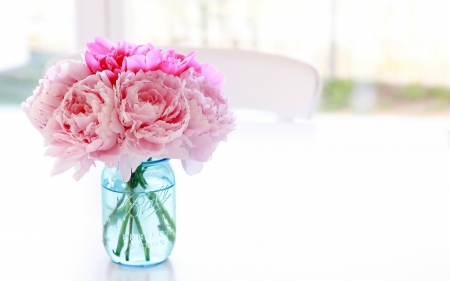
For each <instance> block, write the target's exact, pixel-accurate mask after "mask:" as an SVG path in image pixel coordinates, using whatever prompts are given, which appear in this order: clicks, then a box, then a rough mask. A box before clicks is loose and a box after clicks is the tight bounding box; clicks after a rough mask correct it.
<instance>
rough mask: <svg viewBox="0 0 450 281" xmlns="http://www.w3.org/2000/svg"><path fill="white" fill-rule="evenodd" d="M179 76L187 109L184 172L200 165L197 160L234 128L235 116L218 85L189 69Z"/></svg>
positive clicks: (206, 157) (194, 170)
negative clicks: (187, 105) (188, 117)
mask: <svg viewBox="0 0 450 281" xmlns="http://www.w3.org/2000/svg"><path fill="white" fill-rule="evenodd" d="M181 79H182V80H183V81H185V82H186V86H185V91H184V94H185V96H186V98H187V100H188V103H189V112H190V119H189V124H188V127H187V128H186V130H185V131H184V136H185V139H184V146H183V147H184V148H185V149H186V150H187V152H188V154H189V157H188V158H186V159H183V161H182V163H183V167H184V168H185V170H186V172H187V173H188V174H195V173H198V172H199V171H200V170H201V168H202V165H201V164H200V163H198V162H206V161H208V160H209V159H210V157H211V155H212V153H213V152H214V151H215V149H216V147H217V145H218V144H219V142H220V141H224V140H226V138H227V134H228V133H230V132H231V131H232V130H234V128H235V124H234V120H235V118H234V115H233V114H232V112H231V111H230V110H229V108H228V101H227V99H226V98H225V97H223V95H222V90H221V89H220V87H215V86H213V85H212V84H211V83H210V82H209V81H208V80H207V79H206V78H205V77H204V76H202V75H200V74H198V73H196V72H195V71H193V70H191V71H186V72H185V73H183V74H182V75H181Z"/></svg>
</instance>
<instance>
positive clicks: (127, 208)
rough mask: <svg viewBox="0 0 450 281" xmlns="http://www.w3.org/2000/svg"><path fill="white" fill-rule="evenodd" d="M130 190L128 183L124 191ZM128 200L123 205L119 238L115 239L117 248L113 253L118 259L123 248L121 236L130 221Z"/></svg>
mask: <svg viewBox="0 0 450 281" xmlns="http://www.w3.org/2000/svg"><path fill="white" fill-rule="evenodd" d="M130 189H131V184H130V181H128V182H127V188H126V190H130ZM130 212H131V210H130V200H128V201H127V203H126V205H125V214H126V217H125V220H124V222H122V226H121V227H120V232H119V236H118V239H117V247H116V251H115V252H114V254H115V255H116V256H118V257H120V254H121V253H122V249H123V246H124V241H123V240H124V239H123V236H124V234H125V230H126V228H127V224H128V220H129V219H130Z"/></svg>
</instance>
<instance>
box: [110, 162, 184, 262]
mask: <svg viewBox="0 0 450 281" xmlns="http://www.w3.org/2000/svg"><path fill="white" fill-rule="evenodd" d="M169 160H170V159H167V158H164V159H152V160H149V161H146V162H142V164H141V165H140V166H139V167H138V168H137V169H136V171H135V172H134V173H133V174H132V176H131V178H130V180H129V181H128V182H124V181H122V178H121V175H120V172H119V171H118V170H117V168H112V169H110V168H107V167H105V168H104V169H103V172H102V177H101V183H102V216H103V245H104V247H105V250H106V252H107V253H108V255H109V256H110V258H111V259H112V260H113V261H114V262H116V263H118V264H121V265H127V266H137V267H144V266H152V265H155V264H158V263H161V262H163V261H165V260H166V259H167V258H168V257H169V255H170V253H171V252H172V249H173V246H174V243H175V236H176V225H175V175H174V173H173V170H172V167H171V165H170V163H169Z"/></svg>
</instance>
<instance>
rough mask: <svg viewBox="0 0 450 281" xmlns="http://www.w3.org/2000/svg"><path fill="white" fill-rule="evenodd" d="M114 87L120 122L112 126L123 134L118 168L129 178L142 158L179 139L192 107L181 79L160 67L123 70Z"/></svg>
mask: <svg viewBox="0 0 450 281" xmlns="http://www.w3.org/2000/svg"><path fill="white" fill-rule="evenodd" d="M115 90H116V96H115V98H116V101H115V102H116V110H117V112H118V117H119V121H120V123H121V126H117V128H116V127H113V130H115V132H116V133H118V134H119V135H120V137H119V143H120V145H121V158H120V161H119V170H120V172H121V174H122V178H123V179H124V180H125V181H128V179H129V178H130V175H131V173H132V172H134V171H135V169H136V168H137V167H138V166H139V164H141V162H142V161H144V160H147V159H148V158H149V157H158V156H159V155H161V153H163V152H164V151H165V148H166V145H172V144H173V143H178V142H179V140H178V139H179V138H180V137H181V136H182V134H183V132H184V130H185V128H186V127H187V125H188V121H189V108H188V103H187V100H186V98H185V96H184V95H183V93H184V83H182V81H181V79H180V78H179V77H176V76H173V75H170V74H167V73H164V72H162V71H160V70H157V71H149V72H143V71H142V70H141V71H139V72H137V73H134V72H132V71H128V72H125V73H121V74H120V75H119V79H118V80H117V84H116V89H115ZM175 148H176V147H175ZM180 153H181V154H182V152H180Z"/></svg>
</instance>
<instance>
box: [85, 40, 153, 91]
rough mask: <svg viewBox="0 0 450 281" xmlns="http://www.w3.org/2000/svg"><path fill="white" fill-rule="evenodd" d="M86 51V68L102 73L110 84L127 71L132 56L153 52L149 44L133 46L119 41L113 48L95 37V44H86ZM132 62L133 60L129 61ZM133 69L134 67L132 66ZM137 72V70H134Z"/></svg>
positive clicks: (109, 43)
mask: <svg viewBox="0 0 450 281" xmlns="http://www.w3.org/2000/svg"><path fill="white" fill-rule="evenodd" d="M87 47H88V50H87V51H86V54H85V56H84V59H85V61H86V64H87V66H88V67H89V69H90V70H91V71H92V73H96V72H98V71H103V72H105V73H106V75H107V76H108V78H109V80H110V81H111V83H112V84H114V83H115V81H116V80H117V77H118V74H119V73H121V72H124V71H127V70H128V68H127V60H128V59H130V57H133V56H138V57H141V56H144V57H145V55H146V54H147V53H149V52H150V51H151V50H153V49H154V48H153V46H152V45H151V44H147V45H135V44H131V43H128V42H126V41H119V43H118V44H117V46H115V45H114V44H113V43H112V42H111V41H109V40H108V39H106V38H104V37H96V38H95V42H91V43H88V44H87ZM131 61H133V60H131ZM132 67H135V65H132ZM135 70H136V71H135V72H137V71H138V69H135Z"/></svg>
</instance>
